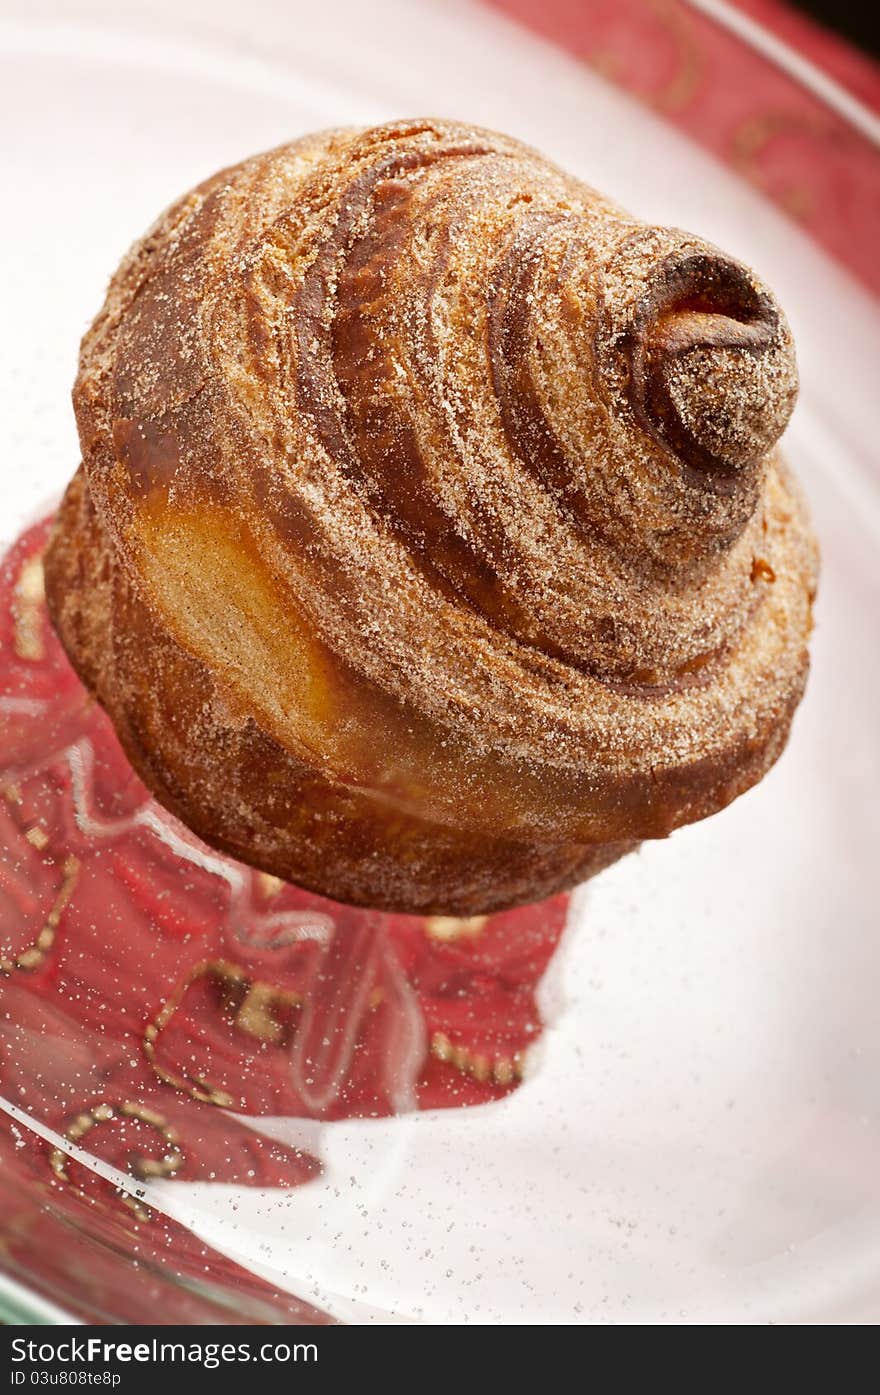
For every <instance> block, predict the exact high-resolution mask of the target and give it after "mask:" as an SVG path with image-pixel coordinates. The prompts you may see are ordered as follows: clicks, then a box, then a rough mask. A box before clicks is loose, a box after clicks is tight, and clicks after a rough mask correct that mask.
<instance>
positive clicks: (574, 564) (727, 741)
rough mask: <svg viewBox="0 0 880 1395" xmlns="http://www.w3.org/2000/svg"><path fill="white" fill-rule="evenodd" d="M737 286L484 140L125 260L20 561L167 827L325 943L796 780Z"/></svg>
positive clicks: (753, 323)
mask: <svg viewBox="0 0 880 1395" xmlns="http://www.w3.org/2000/svg"><path fill="white" fill-rule="evenodd" d="M796 391H797V375H796V368H795V360H794V351H793V347H792V341H791V334H790V331H789V329H788V325H787V323H786V321H785V318H784V316H783V314H782V312H781V310H780V309H779V306H778V305H777V303H776V301H775V300H774V298H773V296H772V294H771V293H770V291H769V290H768V289H767V288H766V287H765V286H764V285H763V284H762V283H761V282H760V281H759V280H758V279H757V277H755V275H754V274H753V273H752V272H751V271H749V270H748V269H747V268H746V267H744V266H742V265H740V264H739V263H738V262H735V261H733V260H732V259H731V258H730V257H728V256H726V255H724V254H723V253H721V252H719V251H717V249H715V248H713V247H711V246H709V245H708V244H706V243H704V242H701V241H700V240H699V239H698V238H695V237H692V236H691V235H690V234H687V233H683V232H680V231H678V230H676V229H670V228H656V227H649V226H647V225H645V224H642V223H639V222H637V221H636V220H635V219H633V218H631V217H630V216H629V215H628V214H626V213H624V212H623V211H622V210H620V209H618V208H616V207H614V206H613V205H612V204H611V203H609V202H608V201H607V200H606V199H604V198H603V197H602V196H601V195H599V194H597V193H596V192H595V191H594V190H592V189H589V188H587V187H586V186H585V185H583V184H581V183H579V182H578V181H576V180H574V179H572V178H571V177H569V176H568V175H566V174H565V173H563V172H562V171H561V170H559V169H557V168H556V167H555V166H553V165H551V164H549V163H548V162H547V161H546V160H544V159H543V158H542V157H541V156H539V155H538V154H537V153H536V152H534V151H533V150H530V149H528V148H526V147H525V146H523V145H521V144H519V143H518V142H516V141H514V140H511V139H509V138H507V137H504V136H499V135H496V134H494V133H493V132H490V131H484V130H479V129H476V128H472V127H469V126H464V125H460V124H455V123H451V122H444V121H431V120H424V121H412V122H400V123H395V124H390V125H387V126H383V127H378V128H375V129H372V130H345V131H331V132H325V133H323V134H319V135H316V136H311V137H308V138H306V139H304V140H301V141H297V142H294V143H293V144H291V145H287V146H283V147H281V148H279V149H278V150H274V151H270V152H269V153H267V154H265V155H259V156H256V157H254V158H253V159H251V160H246V161H244V162H243V163H242V164H240V165H237V166H235V167H234V168H232V169H229V170H225V171H223V172H221V173H220V174H218V175H215V176H214V177H213V178H212V179H210V180H208V181H207V182H206V183H205V184H203V185H201V186H199V188H197V189H195V190H194V191H193V192H192V193H190V194H188V195H186V197H185V198H183V199H181V200H180V202H179V203H177V204H175V205H174V207H172V208H171V209H170V210H169V211H168V212H167V213H166V214H164V215H163V217H162V218H160V220H159V221H158V223H157V224H156V225H155V226H154V227H153V228H152V229H151V230H150V232H148V233H147V235H146V237H145V238H144V239H143V240H142V241H141V242H139V243H138V244H137V245H136V246H135V247H134V248H133V249H132V250H131V252H130V253H129V254H128V256H127V257H126V258H125V260H124V261H123V263H122V265H121V267H120V268H119V270H118V272H117V273H116V275H115V277H114V279H113V281H112V283H111V286H110V290H109V292H108V295H107V300H106V302H105V305H104V308H103V309H102V311H101V313H100V314H99V316H98V318H97V320H96V321H95V323H94V325H93V326H92V328H91V329H90V331H89V332H88V334H87V335H86V338H85V340H84V342H83V346H82V355H81V360H80V371H79V376H78V378H77V382H76V386H75V389H74V406H75V409H76V416H77V422H78V425H79V432H80V440H81V446H82V457H83V463H82V466H81V468H80V470H79V471H78V473H77V474H76V476H75V477H74V480H73V482H72V484H71V486H70V488H69V490H68V492H67V495H66V498H65V501H64V504H63V506H62V509H61V512H60V515H59V518H58V522H57V525H56V529H55V532H54V536H53V539H52V542H51V545H50V548H49V552H48V555H47V559H46V574H47V593H48V597H49V603H50V607H51V610H52V614H53V616H54V619H55V623H56V626H57V628H58V631H59V633H60V635H61V638H62V640H63V642H64V645H65V647H66V649H67V652H68V653H69V655H70V657H71V659H72V661H73V663H74V665H75V666H76V668H77V670H78V671H79V673H80V674H81V675H82V677H83V679H84V680H85V682H86V683H87V684H88V685H89V686H90V688H91V689H92V690H93V691H94V692H95V693H96V694H97V696H98V698H99V700H100V701H101V702H102V703H103V704H104V706H105V707H106V709H107V711H108V712H109V713H110V716H111V717H112V719H113V721H114V723H115V725H116V729H117V731H118V733H119V735H120V738H121V740H122V741H123V743H124V745H125V747H126V749H127V751H128V753H129V755H130V757H131V759H132V762H133V764H134V765H135V767H136V769H137V770H138V772H139V773H140V774H141V776H142V777H143V779H144V780H145V781H146V782H147V784H148V785H149V786H150V788H151V789H152V790H153V791H154V793H155V794H156V795H157V797H158V798H159V799H160V800H161V801H162V802H163V803H164V804H166V805H167V806H168V807H169V808H170V809H172V810H173V811H174V812H175V813H176V814H178V815H179V816H180V817H181V818H182V819H183V820H184V821H185V822H186V823H188V824H189V825H190V826H191V827H192V828H193V829H194V830H195V831H196V832H197V833H199V834H200V835H201V836H202V837H204V838H205V839H207V840H208V841H209V842H211V843H214V844H216V845H217V846H218V847H221V848H223V849H226V850H227V851H229V852H231V853H233V854H234V855H235V856H237V857H240V858H242V859H243V860H245V861H248V862H250V863H253V864H254V865H256V866H259V867H263V868H265V869H267V870H268V871H270V872H273V873H275V874H277V875H278V876H281V877H284V878H287V879H289V880H292V881H296V882H300V883H302V884H304V885H306V886H309V887H311V888H313V889H315V890H317V891H320V892H323V893H324V894H326V895H328V896H332V897H335V898H337V899H339V900H343V901H352V902H357V903H361V904H367V905H374V906H377V907H387V908H390V909H394V910H399V911H411V912H426V911H432V912H441V913H446V914H460V915H471V914H476V913H478V912H483V911H486V910H489V909H493V908H496V907H500V906H505V905H512V904H515V903H517V902H521V901H527V900H534V899H538V898H540V897H542V896H545V895H548V894H550V893H551V892H553V891H555V890H558V889H560V888H563V887H567V886H571V885H573V884H574V883H575V882H577V881H579V880H582V879H583V878H585V877H587V876H589V875H591V874H592V873H593V872H595V871H597V870H598V869H599V868H601V867H604V866H606V865H607V864H608V863H609V862H611V861H613V860H614V859H615V858H617V857H619V856H620V855H621V853H623V852H625V851H626V850H628V849H629V848H630V847H632V846H633V845H634V844H635V843H636V842H637V841H638V840H640V839H643V838H654V837H662V836H664V835H666V834H667V833H669V832H670V831H671V830H672V829H674V828H676V827H677V826H679V825H680V824H684V823H688V822H690V821H692V820H695V819H699V818H703V817H705V816H706V815H708V814H711V813H713V812H715V811H716V810H717V809H720V808H721V807H722V806H723V805H725V804H727V803H728V802H729V801H730V800H731V799H733V798H734V797H735V796H736V795H738V794H740V793H741V792H742V791H743V790H745V789H747V788H748V787H749V786H751V785H753V784H754V783H755V782H756V781H757V780H759V779H760V778H761V776H762V775H763V774H764V772H765V771H766V770H767V768H768V767H769V766H770V765H771V763H772V762H773V761H774V760H775V759H776V757H777V756H778V755H779V753H780V751H781V750H782V748H783V746H784V744H785V741H786V738H787V735H788V730H789V726H790V723H791V718H792V714H793V712H794V709H795V707H796V705H797V703H798V700H799V698H800V696H801V693H802V691H803V686H804V682H805V678H806V671H807V639H808V635H809V630H810V624H811V619H810V616H811V603H812V599H813V595H814V590H815V575H816V552H815V546H814V543H813V539H812V535H811V532H810V529H809V525H808V522H807V519H806V515H805V511H804V507H803V504H802V502H801V498H800V495H799V493H798V491H797V489H796V487H795V485H794V483H793V481H792V478H791V476H790V474H789V473H788V471H787V470H786V468H785V466H784V465H783V463H782V461H781V459H780V457H779V455H778V453H777V452H776V450H775V444H776V441H777V439H778V437H779V436H780V434H781V432H782V430H783V429H784V427H785V424H786V422H787V420H788V417H789V415H790V412H791V409H792V406H793V403H794V399H795V395H796Z"/></svg>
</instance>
